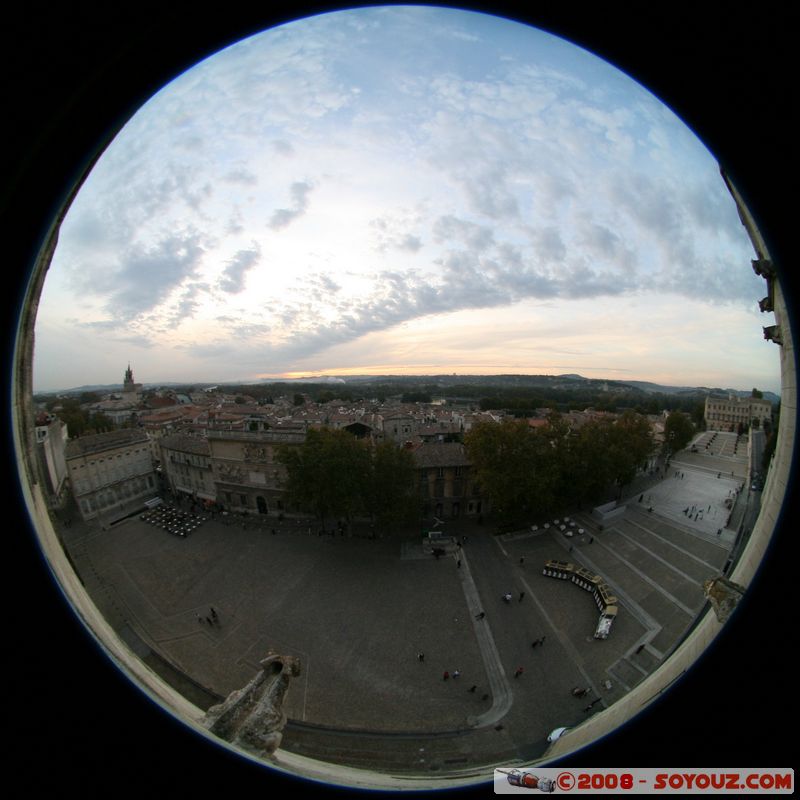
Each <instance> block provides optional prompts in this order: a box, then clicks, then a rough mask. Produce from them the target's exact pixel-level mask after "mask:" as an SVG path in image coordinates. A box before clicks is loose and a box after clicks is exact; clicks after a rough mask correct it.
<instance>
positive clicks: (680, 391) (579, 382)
mask: <svg viewBox="0 0 800 800" xmlns="http://www.w3.org/2000/svg"><path fill="white" fill-rule="evenodd" d="M275 383H285V384H326V383H327V384H363V383H371V384H397V385H398V386H401V387H402V386H411V385H414V386H418V385H426V386H429V387H430V386H433V385H435V386H440V387H447V386H457V385H463V386H468V385H472V386H476V385H477V386H480V385H486V386H495V387H522V388H524V387H531V388H533V387H546V388H550V389H567V390H569V389H576V390H577V389H597V390H600V391H613V392H616V393H625V392H630V393H634V394H636V393H640V392H641V393H646V394H672V395H698V396H705V395H708V394H715V395H723V396H727V395H729V394H732V395H734V396H736V397H749V396H750V391H747V390H743V389H720V388H713V389H712V388H709V387H707V386H666V385H664V384H659V383H652V382H650V381H620V380H611V379H605V378H586V377H584V376H583V375H578V374H576V373H566V374H562V375H458V374H454V373H451V374H448V375H348V376H347V378H340V377H333V376H329V375H317V376H309V377H305V378H292V379H288V378H266V379H262V380H258V381H253V380H246V381H218V382H216V383H213V382H207V381H203V382H200V381H182V382H175V381H172V382H161V383H145V384H143V388H144V389H157V388H170V387H183V386H187V385H192V386H196V387H197V388H198V389H203V388H208V387H213V388H217V387H219V388H220V389H221V390H223V391H224V390H225V387H226V386H258V385H267V384H275ZM121 391H122V385H121V384H118V383H116V384H114V383H112V384H105V385H101V384H94V385H86V386H76V387H75V388H72V389H62V390H58V391H49V392H42V391H36V392H34V394H37V395H48V394H51V395H54V394H80V393H81V392H101V393H104V394H107V393H109V392H121ZM764 399H765V400H768V401H769V402H771V403H779V402H780V397H779V396H778V395H776V394H774V393H773V392H764Z"/></svg>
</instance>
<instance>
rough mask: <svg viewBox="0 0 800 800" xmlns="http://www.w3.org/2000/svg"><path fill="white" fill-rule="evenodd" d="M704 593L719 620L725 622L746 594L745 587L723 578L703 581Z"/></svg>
mask: <svg viewBox="0 0 800 800" xmlns="http://www.w3.org/2000/svg"><path fill="white" fill-rule="evenodd" d="M703 591H704V592H705V595H706V597H707V598H708V599H709V600H710V601H711V607H712V608H713V609H714V614H716V617H717V620H718V621H719V622H725V621H726V620H727V619H728V617H729V616H730V615H731V613H732V612H733V610H734V609H735V608H736V605H737V603H738V602H739V600H741V598H742V596H743V595H744V593H745V591H746V590H745V587H744V586H740V585H739V584H738V583H734V582H733V581H729V580H728V579H727V578H725V577H723V576H721V575H720V576H719V577H718V578H709V579H708V580H707V581H703Z"/></svg>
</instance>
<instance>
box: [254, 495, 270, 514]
mask: <svg viewBox="0 0 800 800" xmlns="http://www.w3.org/2000/svg"><path fill="white" fill-rule="evenodd" d="M256 505H257V506H258V513H259V514H266V513H268V511H269V509H268V508H267V501H266V500H265V499H264V498H263V497H262V496H261V495H259V496H258V497H256Z"/></svg>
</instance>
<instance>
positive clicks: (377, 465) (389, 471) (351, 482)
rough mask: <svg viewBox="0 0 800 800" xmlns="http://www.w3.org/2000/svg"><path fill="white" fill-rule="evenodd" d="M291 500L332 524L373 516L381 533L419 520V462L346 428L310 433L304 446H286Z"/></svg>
mask: <svg viewBox="0 0 800 800" xmlns="http://www.w3.org/2000/svg"><path fill="white" fill-rule="evenodd" d="M277 458H278V461H279V462H280V463H281V464H283V465H284V466H285V467H286V472H287V483H286V491H287V495H288V498H289V501H290V502H292V503H296V504H298V505H299V506H300V508H302V509H304V510H306V511H309V512H311V513H313V514H315V515H316V517H317V518H318V519H319V520H320V522H321V524H322V526H323V527H324V526H325V525H326V523H327V522H328V521H329V520H332V519H334V520H342V519H343V520H346V521H347V522H348V523H349V522H350V521H352V519H353V518H354V517H356V516H362V515H368V516H369V517H370V518H371V519H372V522H373V524H375V525H376V526H378V527H379V528H380V530H384V531H386V530H391V529H393V528H394V527H395V526H397V525H400V524H403V523H405V522H410V521H412V520H414V519H415V516H416V514H417V513H418V510H419V503H418V502H417V496H416V487H415V481H414V460H413V456H412V455H411V453H410V452H409V451H408V450H404V449H401V448H398V447H397V446H396V445H395V444H394V443H392V442H382V443H380V444H378V445H375V446H373V445H371V444H370V443H369V442H368V441H366V440H362V439H357V438H356V437H354V436H353V435H352V434H350V433H348V432H347V431H343V430H336V429H331V428H321V429H320V430H315V429H312V430H309V431H308V433H307V434H306V439H305V441H304V442H303V444H302V445H300V446H299V447H288V446H285V447H281V448H279V450H278V454H277Z"/></svg>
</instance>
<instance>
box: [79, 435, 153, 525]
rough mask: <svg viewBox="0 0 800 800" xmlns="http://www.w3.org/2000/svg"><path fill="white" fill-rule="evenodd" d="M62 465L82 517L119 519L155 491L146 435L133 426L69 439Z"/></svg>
mask: <svg viewBox="0 0 800 800" xmlns="http://www.w3.org/2000/svg"><path fill="white" fill-rule="evenodd" d="M66 465H67V472H68V474H69V480H70V485H71V487H72V493H73V496H74V497H75V502H76V503H77V505H78V508H79V510H80V513H81V516H82V517H83V518H84V519H85V520H89V519H95V518H98V517H101V518H103V519H106V520H108V521H113V520H114V519H120V518H121V517H123V516H125V515H126V514H128V513H131V512H132V511H135V510H136V508H137V507H139V506H141V505H142V504H143V502H144V500H146V499H147V498H148V497H154V496H155V495H156V492H157V483H156V474H155V470H154V468H153V459H152V455H151V451H150V443H149V441H148V439H147V434H145V433H144V431H141V430H137V429H135V428H133V429H123V430H118V431H112V432H110V433H98V434H95V435H94V436H82V437H80V438H79V439H72V440H71V441H70V442H68V443H67V447H66Z"/></svg>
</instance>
